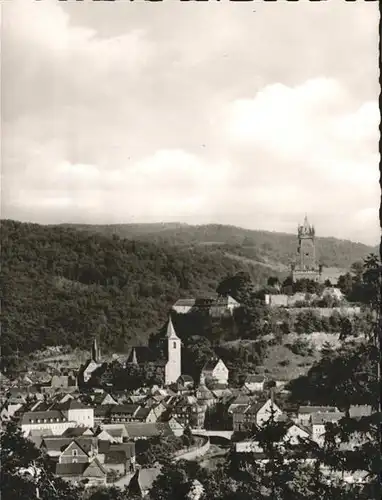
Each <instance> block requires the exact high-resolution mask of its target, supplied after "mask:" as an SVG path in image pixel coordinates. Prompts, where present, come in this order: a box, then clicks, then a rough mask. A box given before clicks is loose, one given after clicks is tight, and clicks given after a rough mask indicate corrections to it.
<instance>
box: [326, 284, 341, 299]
mask: <svg viewBox="0 0 382 500" xmlns="http://www.w3.org/2000/svg"><path fill="white" fill-rule="evenodd" d="M322 297H331V298H333V299H336V300H339V301H341V300H342V299H343V298H344V294H343V293H342V292H341V290H340V289H339V288H336V287H327V288H325V289H324V291H323V292H322Z"/></svg>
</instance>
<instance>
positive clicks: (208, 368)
mask: <svg viewBox="0 0 382 500" xmlns="http://www.w3.org/2000/svg"><path fill="white" fill-rule="evenodd" d="M202 376H203V377H204V378H205V380H206V381H207V382H216V383H218V384H228V377H229V370H228V368H227V367H226V365H225V364H224V362H223V360H221V359H216V358H215V359H211V360H210V361H207V363H206V364H205V365H204V366H203V368H202V373H201V377H202Z"/></svg>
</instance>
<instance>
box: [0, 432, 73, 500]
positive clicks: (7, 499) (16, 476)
mask: <svg viewBox="0 0 382 500" xmlns="http://www.w3.org/2000/svg"><path fill="white" fill-rule="evenodd" d="M0 437H1V447H0V458H1V498H2V499H3V500H15V499H16V498H17V499H18V500H37V499H41V500H50V499H52V498H55V499H57V500H64V499H65V500H79V499H80V498H82V489H81V488H77V487H73V486H70V485H68V484H67V483H65V482H64V481H63V480H61V479H59V478H57V477H56V476H55V475H54V474H53V470H54V465H53V463H52V462H51V461H50V459H49V458H47V457H45V456H43V455H42V454H41V452H40V451H39V450H38V449H37V448H36V447H35V446H34V444H33V443H32V442H30V441H28V440H27V439H25V438H24V437H23V435H22V433H21V430H20V429H19V428H18V427H17V426H16V424H15V423H14V422H10V423H8V424H7V426H6V428H5V429H4V430H2V431H1V436H0Z"/></svg>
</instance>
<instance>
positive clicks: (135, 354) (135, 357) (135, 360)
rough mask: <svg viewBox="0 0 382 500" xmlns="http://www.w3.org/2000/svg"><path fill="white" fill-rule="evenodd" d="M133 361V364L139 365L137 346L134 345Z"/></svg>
mask: <svg viewBox="0 0 382 500" xmlns="http://www.w3.org/2000/svg"><path fill="white" fill-rule="evenodd" d="M131 363H133V365H137V364H138V360H137V351H136V350H135V347H133V354H132V360H131Z"/></svg>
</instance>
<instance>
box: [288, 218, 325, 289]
mask: <svg viewBox="0 0 382 500" xmlns="http://www.w3.org/2000/svg"><path fill="white" fill-rule="evenodd" d="M315 236H316V232H315V229H314V226H313V225H310V224H309V221H308V216H307V215H306V214H305V218H304V222H303V224H302V225H299V226H298V227H297V240H298V245H297V258H296V262H295V263H294V264H293V265H292V279H293V281H297V280H300V279H310V280H314V281H319V280H320V268H319V266H318V265H317V261H316V242H315Z"/></svg>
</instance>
